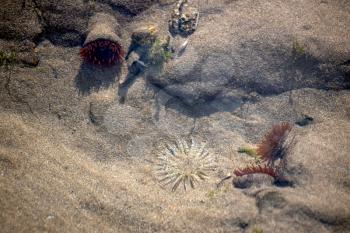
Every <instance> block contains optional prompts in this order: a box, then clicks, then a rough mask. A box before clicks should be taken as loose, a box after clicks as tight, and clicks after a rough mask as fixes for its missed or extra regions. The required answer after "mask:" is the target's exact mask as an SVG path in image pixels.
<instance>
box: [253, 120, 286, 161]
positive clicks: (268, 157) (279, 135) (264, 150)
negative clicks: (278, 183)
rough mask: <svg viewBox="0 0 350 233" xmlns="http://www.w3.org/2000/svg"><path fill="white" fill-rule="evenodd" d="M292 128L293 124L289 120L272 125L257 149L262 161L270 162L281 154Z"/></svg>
mask: <svg viewBox="0 0 350 233" xmlns="http://www.w3.org/2000/svg"><path fill="white" fill-rule="evenodd" d="M291 129H292V127H291V125H290V124H289V123H287V122H283V123H281V124H278V125H275V126H273V127H272V129H271V130H270V131H269V132H268V133H267V134H266V135H265V136H264V139H263V140H262V141H261V142H260V144H259V145H258V147H257V150H256V152H257V154H258V155H259V156H260V157H261V160H262V161H264V162H267V163H268V164H270V163H273V161H274V160H276V159H278V158H279V157H280V156H281V152H282V149H283V148H282V146H283V143H284V141H285V139H286V137H287V135H288V133H289V132H290V131H291Z"/></svg>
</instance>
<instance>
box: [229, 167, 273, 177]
mask: <svg viewBox="0 0 350 233" xmlns="http://www.w3.org/2000/svg"><path fill="white" fill-rule="evenodd" d="M233 173H234V174H235V175H236V176H244V175H249V174H257V173H260V174H266V175H269V176H271V177H273V178H275V179H276V178H277V176H278V174H277V173H278V172H277V170H276V169H275V168H273V167H272V166H268V165H254V166H248V167H245V168H242V169H237V170H235V171H234V172H233Z"/></svg>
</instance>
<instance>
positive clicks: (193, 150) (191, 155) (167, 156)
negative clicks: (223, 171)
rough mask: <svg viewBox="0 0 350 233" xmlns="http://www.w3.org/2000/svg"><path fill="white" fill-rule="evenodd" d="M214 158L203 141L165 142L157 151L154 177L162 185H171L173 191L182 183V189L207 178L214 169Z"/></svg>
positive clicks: (193, 185)
mask: <svg viewBox="0 0 350 233" xmlns="http://www.w3.org/2000/svg"><path fill="white" fill-rule="evenodd" d="M215 167H216V166H215V159H214V157H213V156H211V155H210V153H209V152H208V151H207V150H206V149H205V144H204V143H196V142H195V141H194V140H193V139H192V141H191V144H188V143H187V142H186V141H185V140H183V139H180V140H177V142H176V143H175V144H166V145H165V148H164V149H163V150H162V151H160V152H159V155H158V163H157V167H156V171H155V174H156V177H157V179H158V180H159V182H160V183H161V184H162V185H163V186H171V188H172V191H175V190H176V189H177V188H178V187H179V185H180V184H181V183H182V184H183V187H184V189H185V190H186V187H187V186H188V185H190V186H191V187H192V188H194V187H195V184H196V183H199V182H200V181H202V180H205V179H207V178H208V176H209V174H210V173H211V172H212V171H213V170H214V169H215Z"/></svg>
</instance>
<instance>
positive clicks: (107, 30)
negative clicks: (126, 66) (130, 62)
mask: <svg viewBox="0 0 350 233" xmlns="http://www.w3.org/2000/svg"><path fill="white" fill-rule="evenodd" d="M119 31H120V30H119V24H118V22H117V20H116V18H115V17H114V16H112V15H109V14H104V13H97V14H96V15H94V16H93V17H92V18H91V19H90V20H89V27H88V30H87V37H86V40H85V42H84V45H83V47H82V48H81V49H80V56H81V57H82V58H83V59H84V62H86V63H90V64H94V65H98V66H112V65H115V64H117V63H118V62H122V60H123V58H124V56H125V52H124V50H123V48H122V45H121V43H120V41H121V38H120V37H119V35H118V32H119Z"/></svg>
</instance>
